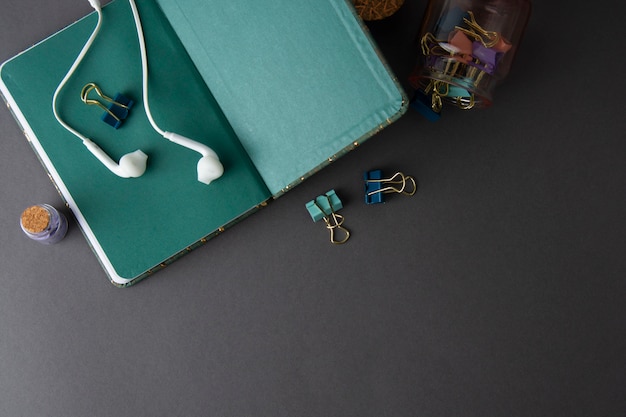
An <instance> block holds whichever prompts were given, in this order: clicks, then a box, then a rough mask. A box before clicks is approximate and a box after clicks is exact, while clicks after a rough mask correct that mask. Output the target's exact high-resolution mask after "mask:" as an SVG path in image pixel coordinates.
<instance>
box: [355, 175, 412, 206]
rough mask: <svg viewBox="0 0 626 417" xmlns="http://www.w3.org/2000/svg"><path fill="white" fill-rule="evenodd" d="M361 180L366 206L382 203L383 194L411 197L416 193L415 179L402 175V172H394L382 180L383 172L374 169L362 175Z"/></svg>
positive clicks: (383, 200)
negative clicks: (362, 181)
mask: <svg viewBox="0 0 626 417" xmlns="http://www.w3.org/2000/svg"><path fill="white" fill-rule="evenodd" d="M363 179H364V181H365V203H366V204H378V203H384V202H385V199H384V195H385V194H389V193H398V194H404V195H413V194H415V192H416V191H417V182H416V181H415V178H413V177H412V176H410V175H404V174H403V173H402V172H396V173H395V174H393V176H391V177H390V178H383V172H382V171H381V170H380V169H374V170H371V171H368V172H366V173H365V174H363Z"/></svg>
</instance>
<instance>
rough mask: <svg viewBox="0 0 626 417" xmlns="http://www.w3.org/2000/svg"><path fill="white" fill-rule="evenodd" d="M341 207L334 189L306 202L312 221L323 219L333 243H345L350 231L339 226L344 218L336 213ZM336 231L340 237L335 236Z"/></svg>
mask: <svg viewBox="0 0 626 417" xmlns="http://www.w3.org/2000/svg"><path fill="white" fill-rule="evenodd" d="M342 208H343V204H342V203H341V200H340V199H339V197H338V196H337V194H336V193H335V190H330V191H328V192H327V193H326V194H324V195H319V196H317V197H315V198H314V199H313V200H311V201H309V202H308V203H306V209H307V210H308V211H309V214H310V215H311V218H312V219H313V221H314V222H317V221H319V220H324V223H326V228H327V229H328V230H329V231H330V241H331V242H332V243H335V244H342V243H346V242H347V241H348V239H349V238H350V231H349V230H348V229H346V228H345V227H342V226H341V225H342V224H343V220H344V218H343V216H342V215H341V214H337V211H339V210H341V209H342ZM337 231H339V236H340V238H337V236H336V234H337V233H336V232H337Z"/></svg>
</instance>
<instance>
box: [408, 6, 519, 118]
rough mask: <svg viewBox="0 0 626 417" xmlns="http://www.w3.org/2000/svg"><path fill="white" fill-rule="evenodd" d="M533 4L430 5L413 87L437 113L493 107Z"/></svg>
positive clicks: (412, 80) (421, 39)
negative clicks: (444, 108) (447, 107)
mask: <svg viewBox="0 0 626 417" xmlns="http://www.w3.org/2000/svg"><path fill="white" fill-rule="evenodd" d="M530 9H531V4H530V1H529V0H478V1H476V0H430V2H429V4H428V7H427V9H426V14H425V17H424V20H423V23H422V27H421V30H420V33H419V46H420V48H421V51H420V54H419V58H418V64H417V66H416V68H415V70H414V72H413V73H412V74H411V76H410V82H411V84H412V85H413V87H414V88H415V89H416V90H417V92H418V94H421V95H422V97H423V98H424V97H425V98H427V100H428V104H430V106H431V108H432V110H433V111H435V112H437V113H439V112H440V111H441V108H442V106H443V105H444V104H451V105H454V106H456V107H459V108H462V109H470V108H479V107H488V106H490V105H491V104H492V103H493V95H494V90H495V88H496V86H497V85H498V84H499V83H500V82H501V81H502V80H503V79H504V78H506V76H507V75H508V73H509V71H510V69H511V64H512V62H513V58H514V56H515V53H516V51H517V47H518V45H519V43H520V41H521V38H522V35H523V33H524V30H525V28H526V24H527V22H528V17H529V16H530Z"/></svg>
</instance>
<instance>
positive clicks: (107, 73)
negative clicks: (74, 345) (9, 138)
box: [0, 0, 407, 286]
mask: <svg viewBox="0 0 626 417" xmlns="http://www.w3.org/2000/svg"><path fill="white" fill-rule="evenodd" d="M137 4H138V8H139V12H140V15H141V20H142V24H143V29H144V33H145V39H146V44H147V49H148V61H149V67H150V76H149V83H150V90H149V91H150V107H151V109H152V113H153V115H154V118H155V119H156V120H157V121H158V124H159V125H161V126H163V127H164V128H166V129H167V130H170V131H174V132H177V133H180V134H182V135H185V136H187V137H190V138H193V139H194V140H197V141H199V142H202V143H205V144H206V145H208V146H210V147H211V148H213V149H214V150H215V151H216V152H217V154H218V155H219V156H220V159H221V162H222V164H223V165H224V168H225V172H224V175H223V176H222V177H221V178H219V179H218V180H215V181H214V182H212V183H211V184H210V185H205V184H202V183H200V182H198V181H197V179H196V172H195V170H196V163H197V161H198V158H199V155H198V154H197V153H195V152H192V151H189V150H188V149H185V148H183V147H180V146H177V145H175V144H173V143H171V142H169V141H167V140H165V139H163V138H162V137H161V136H160V135H159V134H157V133H156V132H155V131H154V130H153V129H152V128H151V127H150V125H149V122H148V120H147V118H146V115H145V113H144V111H143V108H142V107H143V103H142V102H141V82H142V78H141V60H140V52H139V46H138V42H137V34H136V29H135V24H134V21H133V17H132V12H131V9H130V6H129V3H128V2H127V1H125V0H115V1H113V2H111V3H109V4H108V5H107V6H105V7H104V8H103V23H102V29H101V31H100V35H99V36H98V38H97V39H96V41H95V43H94V44H93V46H92V48H91V49H90V51H89V53H88V54H87V56H86V57H85V59H84V61H83V62H82V64H81V65H80V67H78V69H77V71H76V73H75V74H74V76H73V77H72V78H71V80H70V81H69V83H68V84H67V85H66V87H65V88H64V90H63V92H62V93H61V95H60V96H59V103H58V108H59V110H60V112H61V113H62V116H63V118H64V120H65V121H66V122H68V123H69V124H70V125H72V126H73V127H75V128H76V129H77V130H79V131H80V132H83V133H84V134H85V135H87V136H88V137H91V138H93V139H94V141H95V142H96V143H98V145H99V146H100V147H101V148H102V149H104V150H105V151H106V152H107V153H108V154H109V155H111V157H112V158H113V159H115V160H119V158H120V156H121V155H123V154H126V153H128V152H131V151H133V150H135V149H141V150H143V151H144V152H145V153H146V154H147V155H148V156H149V159H148V168H147V170H146V172H145V174H144V175H143V176H141V177H139V178H131V179H123V178H119V177H117V176H115V175H113V174H112V173H111V172H109V171H108V170H107V169H106V168H105V167H104V166H103V165H102V164H101V163H100V162H99V161H97V159H96V158H95V157H93V156H92V155H91V154H90V153H89V152H88V151H87V150H86V149H85V147H84V146H83V145H82V143H81V141H80V140H78V139H77V138H76V137H74V136H73V135H72V134H70V133H68V132H67V131H66V130H65V129H63V128H62V127H61V126H60V125H59V124H58V123H57V121H56V120H55V118H54V116H53V113H52V106H51V101H52V96H53V94H54V90H55V89H56V87H57V85H58V84H59V82H60V80H61V79H62V78H63V77H64V75H65V73H66V72H67V70H68V69H69V67H70V66H71V64H72V63H73V62H74V59H75V58H76V56H77V54H78V52H79V51H80V50H81V48H82V47H83V45H84V43H85V41H86V39H87V38H88V37H89V35H90V34H91V32H92V30H93V28H94V27H95V24H96V21H97V17H96V15H95V13H92V14H90V15H89V16H87V17H85V18H83V19H81V20H79V21H78V22H76V23H74V24H72V25H70V26H68V27H67V28H65V29H63V30H61V31H60V32H57V33H56V34H54V35H52V36H51V37H49V38H47V39H45V40H44V41H42V42H40V43H39V44H37V45H35V46H33V47H31V48H29V49H28V50H26V51H25V52H23V53H21V54H19V55H18V56H16V57H14V58H12V59H10V60H9V61H7V62H5V63H4V64H3V65H2V67H1V74H0V75H1V83H0V90H1V91H2V94H3V96H4V98H5V100H6V101H7V104H8V105H9V108H10V109H11V110H12V112H13V114H14V116H15V118H16V119H17V121H18V123H20V125H21V126H22V128H23V130H24V133H25V134H26V136H27V138H28V140H29V141H30V143H31V145H32V147H33V149H34V150H35V152H36V153H37V155H38V157H39V158H40V160H41V162H42V163H43V165H44V167H45V169H46V170H47V172H48V173H49V175H50V177H51V178H52V180H53V182H54V183H55V185H56V186H57V188H58V189H59V191H60V193H61V195H62V197H63V199H64V200H65V201H66V203H67V205H68V207H69V208H70V209H71V210H72V212H73V213H74V215H75V216H76V219H77V221H78V223H79V225H80V227H81V230H82V231H83V233H84V235H85V237H86V238H87V240H88V242H89V244H90V245H91V247H92V248H93V250H94V252H95V254H96V255H97V257H98V259H99V261H100V263H101V264H102V266H103V267H104V269H105V271H106V273H107V275H108V277H109V278H110V280H111V282H112V283H113V284H115V285H118V286H128V285H131V284H133V283H135V282H137V281H138V280H140V279H141V278H145V277H146V276H149V275H150V274H152V273H154V272H156V271H158V270H159V269H160V268H162V267H164V266H165V265H167V264H168V263H170V262H172V261H174V260H175V259H177V258H179V257H180V256H181V255H183V254H185V253H187V252H189V251H190V250H192V249H194V248H196V247H198V246H200V245H202V244H203V243H204V242H206V240H207V239H209V238H211V237H213V236H215V235H217V234H219V233H221V232H222V231H224V230H225V229H226V228H227V227H228V226H230V225H232V224H234V223H235V222H237V221H239V220H241V219H242V218H243V217H245V216H247V215H248V214H250V213H252V212H254V211H255V210H257V209H258V208H260V207H262V206H264V205H265V204H266V203H267V202H268V200H271V199H273V198H277V197H278V196H280V195H281V194H283V193H284V192H286V191H288V190H289V189H291V188H292V187H293V186H295V185H297V184H299V183H300V182H302V181H303V180H305V179H306V178H307V177H308V176H310V175H311V174H313V173H315V172H316V171H318V170H319V169H321V168H323V167H324V166H326V165H327V164H328V163H330V162H332V161H333V160H335V159H336V158H338V157H339V156H341V155H342V154H344V153H345V152H347V151H350V150H352V149H354V148H355V147H356V146H357V145H358V144H359V143H361V142H363V141H364V140H366V139H367V138H369V137H370V136H371V135H373V134H374V133H376V132H377V131H379V130H380V129H382V128H383V127H385V126H387V125H388V124H390V123H392V122H393V121H395V120H396V119H397V118H398V117H400V116H401V115H402V113H403V112H404V111H405V110H406V104H407V100H406V97H405V95H404V93H403V91H402V89H401V87H400V86H399V84H398V82H397V80H396V79H395V78H394V76H393V75H392V74H391V72H390V71H389V69H388V68H387V66H386V65H385V64H384V62H383V61H382V60H381V57H380V56H379V54H378V52H377V50H376V47H375V46H374V45H373V43H372V41H371V39H370V38H369V36H368V34H367V33H366V31H364V27H363V26H362V23H361V22H360V21H359V20H358V18H357V17H356V15H355V14H354V10H353V8H352V6H351V4H350V3H349V2H347V1H346V0H317V1H308V0H306V1H305V0H256V1H251V0H230V1H226V2H224V1H218V0H204V1H202V2H199V1H194V0H157V1H154V0H137ZM89 82H94V83H96V84H97V85H99V86H100V87H101V88H102V90H103V92H104V93H105V94H107V95H111V96H112V95H114V94H115V93H117V92H120V93H122V94H124V95H126V96H128V97H130V98H131V99H133V100H134V101H135V103H136V104H135V106H134V107H133V108H132V109H131V112H130V115H129V116H128V118H127V119H126V120H125V122H124V124H123V125H122V127H121V128H120V129H118V130H114V129H113V128H112V127H111V126H109V125H107V124H105V123H103V122H102V121H101V120H100V115H101V113H102V111H101V110H100V109H99V108H97V107H95V106H87V105H85V104H84V103H83V102H82V101H81V100H80V91H81V89H82V88H83V86H84V85H85V84H87V83H89Z"/></svg>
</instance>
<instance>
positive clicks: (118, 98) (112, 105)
mask: <svg viewBox="0 0 626 417" xmlns="http://www.w3.org/2000/svg"><path fill="white" fill-rule="evenodd" d="M92 91H95V92H96V94H98V95H99V96H100V98H101V99H102V100H104V101H106V102H108V104H107V105H106V106H105V105H104V104H102V103H101V102H100V101H98V100H94V99H90V98H89V97H88V95H89V93H90V92H92ZM80 99H81V100H82V101H83V103H85V104H88V105H96V106H98V107H100V108H102V109H103V110H104V113H103V114H102V117H101V119H102V121H103V122H105V123H106V124H108V125H111V126H113V127H114V128H115V129H117V128H119V127H120V126H121V125H122V122H123V121H124V119H126V118H127V117H128V113H129V111H130V109H131V107H133V104H135V102H134V101H132V100H131V99H129V98H128V97H126V96H124V95H123V94H120V93H117V94H116V95H115V98H110V97H107V96H105V95H104V94H103V93H102V90H101V89H100V87H98V86H97V85H96V84H95V83H88V84H87V85H85V86H84V87H83V89H82V90H81V92H80Z"/></svg>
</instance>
